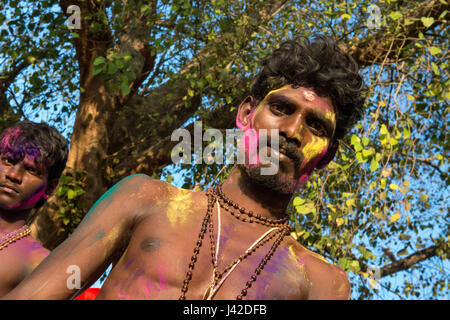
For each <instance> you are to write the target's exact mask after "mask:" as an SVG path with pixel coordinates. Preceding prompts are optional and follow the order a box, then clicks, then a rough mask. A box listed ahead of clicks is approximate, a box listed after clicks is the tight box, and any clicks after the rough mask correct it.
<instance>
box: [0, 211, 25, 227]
mask: <svg viewBox="0 0 450 320" xmlns="http://www.w3.org/2000/svg"><path fill="white" fill-rule="evenodd" d="M30 213H31V210H24V211H14V212H11V211H8V210H3V209H0V232H1V233H6V232H11V231H14V230H17V229H19V228H21V227H23V226H24V225H25V222H26V220H27V218H28V216H29V215H30Z"/></svg>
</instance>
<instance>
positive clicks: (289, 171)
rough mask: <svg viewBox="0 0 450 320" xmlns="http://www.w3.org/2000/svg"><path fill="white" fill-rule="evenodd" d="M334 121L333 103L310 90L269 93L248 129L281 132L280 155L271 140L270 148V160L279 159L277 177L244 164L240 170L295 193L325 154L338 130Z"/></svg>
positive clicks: (294, 89) (283, 190)
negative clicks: (273, 157)
mask: <svg viewBox="0 0 450 320" xmlns="http://www.w3.org/2000/svg"><path fill="white" fill-rule="evenodd" d="M335 118H336V114H335V111H334V108H333V105H332V102H331V100H330V99H329V98H327V97H319V96H318V95H317V94H316V93H315V92H314V91H313V90H311V89H308V88H303V87H299V88H293V87H292V86H290V85H286V86H284V87H282V88H279V89H277V90H273V91H271V92H269V93H268V94H267V95H266V97H265V98H264V99H263V100H262V101H261V102H260V103H259V105H258V106H257V107H256V110H254V112H252V113H251V116H250V119H249V121H250V122H249V126H248V127H249V128H252V129H255V130H259V129H278V130H279V134H280V137H279V154H277V152H276V150H273V149H271V148H270V138H269V139H268V142H269V146H268V147H267V149H268V150H267V152H268V154H269V155H270V156H278V157H279V170H278V173H277V174H275V175H273V176H263V175H261V174H260V166H261V165H253V166H249V165H248V164H245V165H240V166H239V168H240V169H241V171H242V172H243V173H244V174H245V175H247V176H248V177H250V178H251V179H252V180H256V181H257V182H258V183H260V184H263V185H265V186H267V187H269V188H271V189H273V190H274V191H278V192H281V193H288V194H291V193H293V192H295V191H296V190H298V189H299V188H300V187H301V186H302V185H303V184H304V183H305V182H306V180H307V179H308V177H309V175H310V174H311V173H312V171H313V169H314V168H315V167H316V166H317V164H318V162H319V160H320V159H321V158H322V157H323V156H324V155H325V154H326V152H327V150H328V147H329V145H330V142H331V140H332V137H333V134H334V130H335V128H336V119H335ZM262 151H263V152H264V150H262Z"/></svg>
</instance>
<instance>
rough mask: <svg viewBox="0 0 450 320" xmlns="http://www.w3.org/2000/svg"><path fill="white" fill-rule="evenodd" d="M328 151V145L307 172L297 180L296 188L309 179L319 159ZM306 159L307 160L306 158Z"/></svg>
mask: <svg viewBox="0 0 450 320" xmlns="http://www.w3.org/2000/svg"><path fill="white" fill-rule="evenodd" d="M327 151H328V147H324V148H323V149H322V152H321V153H320V155H318V156H317V157H316V158H315V159H314V160H313V161H312V162H311V163H310V164H309V166H308V168H307V169H306V173H304V174H302V175H301V176H300V178H299V179H298V180H297V184H296V185H295V190H299V189H300V188H301V187H302V186H303V185H304V184H305V183H306V181H308V178H309V176H310V175H311V173H312V172H313V170H314V168H316V166H317V164H318V163H319V161H320V160H321V159H322V158H323V157H324V156H325V154H326V153H327ZM304 161H307V159H305V160H304Z"/></svg>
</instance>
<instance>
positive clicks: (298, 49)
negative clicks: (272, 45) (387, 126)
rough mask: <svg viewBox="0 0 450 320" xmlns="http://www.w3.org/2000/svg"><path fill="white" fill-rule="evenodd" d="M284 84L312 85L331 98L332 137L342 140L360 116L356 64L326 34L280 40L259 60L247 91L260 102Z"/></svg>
mask: <svg viewBox="0 0 450 320" xmlns="http://www.w3.org/2000/svg"><path fill="white" fill-rule="evenodd" d="M287 84H290V85H292V86H293V87H307V88H312V89H314V91H315V92H316V93H317V94H318V95H320V96H325V97H329V98H330V99H331V100H332V102H333V105H334V107H335V109H336V113H337V114H336V131H335V133H334V140H338V139H342V138H343V137H344V136H345V135H346V133H347V132H348V131H349V130H350V129H351V128H352V127H353V125H354V124H355V123H356V122H357V121H358V120H359V119H361V117H362V113H363V106H364V101H365V91H366V88H365V86H364V82H363V79H362V77H361V76H360V74H359V67H358V64H357V63H356V62H355V61H354V60H353V58H352V57H351V56H350V55H349V54H347V53H345V52H344V51H342V50H341V49H340V48H339V47H338V46H337V44H336V43H335V42H334V40H333V39H331V38H330V37H327V36H324V35H318V36H316V37H315V39H314V41H310V40H308V39H307V38H299V39H296V40H288V41H285V42H283V43H282V44H281V45H280V47H279V48H278V49H275V50H274V52H273V53H272V55H271V56H269V57H268V58H267V59H266V60H265V61H264V62H263V68H262V69H261V71H260V72H259V74H258V75H257V76H256V78H255V81H254V83H253V85H252V87H251V92H250V94H251V95H252V96H253V97H254V98H255V99H256V100H257V101H258V102H260V101H262V100H263V99H264V97H265V96H266V95H267V94H268V93H269V91H271V90H274V89H278V88H281V87H283V86H284V85H287Z"/></svg>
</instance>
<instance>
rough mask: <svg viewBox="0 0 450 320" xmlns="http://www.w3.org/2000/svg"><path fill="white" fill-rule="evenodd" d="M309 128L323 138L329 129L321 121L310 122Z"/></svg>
mask: <svg viewBox="0 0 450 320" xmlns="http://www.w3.org/2000/svg"><path fill="white" fill-rule="evenodd" d="M308 126H309V127H310V128H311V129H312V132H313V133H314V134H315V135H316V136H319V137H323V136H326V135H327V129H326V127H325V125H324V124H323V123H322V122H321V121H320V120H316V119H312V120H309V121H308Z"/></svg>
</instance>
